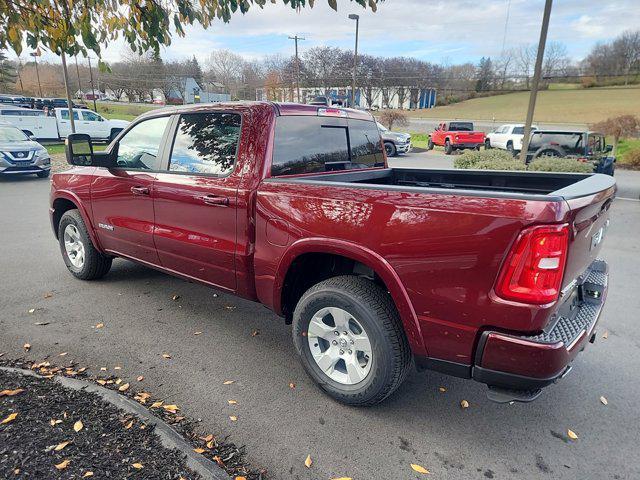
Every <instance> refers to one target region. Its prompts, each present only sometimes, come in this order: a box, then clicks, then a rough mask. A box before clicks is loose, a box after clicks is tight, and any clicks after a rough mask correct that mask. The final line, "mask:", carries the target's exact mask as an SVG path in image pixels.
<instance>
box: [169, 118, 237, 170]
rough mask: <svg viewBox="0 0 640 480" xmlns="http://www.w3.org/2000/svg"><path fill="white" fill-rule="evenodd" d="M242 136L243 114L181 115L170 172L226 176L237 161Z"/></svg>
mask: <svg viewBox="0 0 640 480" xmlns="http://www.w3.org/2000/svg"><path fill="white" fill-rule="evenodd" d="M239 137H240V115H238V114H237V113H192V114H187V115H182V116H181V117H180V123H179V124H178V130H177V132H176V137H175V140H174V142H173V151H172V152H171V161H170V164H169V170H171V171H172V172H191V173H208V174H214V175H227V174H229V173H231V171H232V170H233V165H234V164H235V161H236V150H237V147H238V138H239Z"/></svg>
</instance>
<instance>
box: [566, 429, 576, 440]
mask: <svg viewBox="0 0 640 480" xmlns="http://www.w3.org/2000/svg"><path fill="white" fill-rule="evenodd" d="M567 435H568V436H569V438H570V439H571V440H577V439H578V435H576V432H574V431H573V430H567Z"/></svg>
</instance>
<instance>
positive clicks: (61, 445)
mask: <svg viewBox="0 0 640 480" xmlns="http://www.w3.org/2000/svg"><path fill="white" fill-rule="evenodd" d="M70 443H71V442H70V441H69V442H62V443H59V444H58V445H56V448H54V450H55V451H56V452H59V451H60V450H62V449H63V448H64V447H66V446H67V445H69V444H70Z"/></svg>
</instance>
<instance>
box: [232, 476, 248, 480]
mask: <svg viewBox="0 0 640 480" xmlns="http://www.w3.org/2000/svg"><path fill="white" fill-rule="evenodd" d="M234 480H247V477H235V479H234Z"/></svg>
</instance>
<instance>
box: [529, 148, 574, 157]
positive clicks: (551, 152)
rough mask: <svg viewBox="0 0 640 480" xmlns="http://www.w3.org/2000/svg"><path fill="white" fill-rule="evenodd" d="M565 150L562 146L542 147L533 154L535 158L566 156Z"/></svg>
mask: <svg viewBox="0 0 640 480" xmlns="http://www.w3.org/2000/svg"><path fill="white" fill-rule="evenodd" d="M566 156H567V155H566V154H565V152H564V150H563V149H562V148H560V147H540V148H539V149H538V150H536V152H535V153H534V154H533V158H538V157H566Z"/></svg>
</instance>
